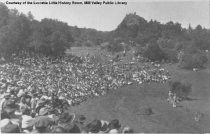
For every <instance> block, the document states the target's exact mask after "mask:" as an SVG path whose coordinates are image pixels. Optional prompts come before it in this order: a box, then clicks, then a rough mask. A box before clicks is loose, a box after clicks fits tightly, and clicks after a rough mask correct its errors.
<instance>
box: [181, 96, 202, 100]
mask: <svg viewBox="0 0 210 134" xmlns="http://www.w3.org/2000/svg"><path fill="white" fill-rule="evenodd" d="M195 100H200V99H197V98H191V97H186V98H184V99H183V100H182V101H195Z"/></svg>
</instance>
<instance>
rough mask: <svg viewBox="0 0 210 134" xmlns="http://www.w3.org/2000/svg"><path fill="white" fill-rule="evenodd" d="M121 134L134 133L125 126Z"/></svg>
mask: <svg viewBox="0 0 210 134" xmlns="http://www.w3.org/2000/svg"><path fill="white" fill-rule="evenodd" d="M122 133H123V134H125V133H134V132H133V129H131V128H130V127H129V126H126V127H124V128H123V131H122Z"/></svg>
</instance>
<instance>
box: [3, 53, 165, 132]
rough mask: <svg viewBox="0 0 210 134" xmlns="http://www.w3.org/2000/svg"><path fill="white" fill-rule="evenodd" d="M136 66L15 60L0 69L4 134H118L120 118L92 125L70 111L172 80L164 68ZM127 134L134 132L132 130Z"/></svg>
mask: <svg viewBox="0 0 210 134" xmlns="http://www.w3.org/2000/svg"><path fill="white" fill-rule="evenodd" d="M136 61H138V60H136ZM136 61H133V62H129V63H126V64H124V63H123V64H121V63H116V62H111V63H110V64H108V65H104V64H103V63H98V62H94V58H91V57H89V56H86V57H84V58H82V57H76V56H65V57H61V58H52V57H47V56H43V55H37V54H33V53H21V54H19V55H17V54H14V55H12V57H11V58H10V59H9V60H7V61H1V64H0V92H1V96H0V100H1V106H0V109H1V132H5V133H11V132H16V133H18V132H26V133H27V132H38V133H43V132H44V133H46V132H48V133H49V132H50V133H51V132H52V133H53V132H54V133H59V132H60V133H65V132H67V133H118V131H119V128H120V127H121V125H120V122H119V120H118V119H113V120H112V121H110V122H108V121H104V120H98V119H95V120H94V121H92V122H89V123H87V122H86V118H87V117H86V116H84V115H78V114H77V113H70V112H69V107H70V106H74V105H79V104H80V103H81V102H83V101H85V100H87V99H88V98H91V97H94V96H103V95H106V94H107V93H108V91H109V90H116V89H120V87H122V86H125V85H130V84H142V83H144V82H150V81H154V82H164V81H166V80H167V79H168V78H169V74H168V72H167V71H166V70H165V69H163V68H161V66H160V64H155V63H147V64H142V65H139V63H138V62H136ZM121 130H122V133H131V132H133V130H132V129H131V128H130V127H129V126H127V127H125V128H123V129H121Z"/></svg>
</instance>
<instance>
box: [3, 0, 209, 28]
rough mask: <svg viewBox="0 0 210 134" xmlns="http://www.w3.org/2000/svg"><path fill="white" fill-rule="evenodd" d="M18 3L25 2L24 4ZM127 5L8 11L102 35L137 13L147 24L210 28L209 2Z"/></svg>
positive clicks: (151, 0) (134, 1) (148, 0)
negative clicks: (65, 23)
mask: <svg viewBox="0 0 210 134" xmlns="http://www.w3.org/2000/svg"><path fill="white" fill-rule="evenodd" d="M1 1H2V0H1ZM6 1H10V2H12V1H18V0H3V1H2V2H6ZM19 1H22V2H23V1H24V0H19ZM27 1H46V0H27ZM50 1H57V0H50ZM58 1H69V0H58ZM71 1H72V0H71ZM74 1H84V0H74ZM91 1H97V0H91ZM98 1H103V0H98ZM105 1H106V0H105ZM107 1H111V0H107ZM118 1H122V0H118ZM123 1H125V0H123ZM126 2H127V5H103V4H102V5H34V4H33V5H28V4H26V5H12V4H7V7H8V8H10V9H13V8H16V9H17V10H18V11H19V12H23V13H28V12H29V11H31V13H32V14H33V16H34V18H35V19H37V20H41V19H43V18H52V19H57V20H60V21H64V22H67V23H68V24H69V25H70V26H78V27H85V28H94V29H97V30H100V31H111V30H114V29H115V28H116V27H117V26H118V25H119V24H120V22H121V21H122V20H123V18H124V17H125V15H126V14H128V13H134V12H136V14H137V15H139V16H141V17H143V18H145V19H146V20H148V21H149V20H151V19H153V20H157V21H159V22H161V23H167V22H169V21H173V22H179V23H181V25H182V26H183V27H188V26H189V24H190V25H191V26H192V27H195V26H197V25H198V24H199V25H201V26H202V27H205V28H209V27H210V21H209V20H210V15H209V14H210V11H209V6H210V2H209V0H199V1H198V0H191V1H190V0H184V1H183V0H182V1H181V0H170V1H169V0H127V1H126Z"/></svg>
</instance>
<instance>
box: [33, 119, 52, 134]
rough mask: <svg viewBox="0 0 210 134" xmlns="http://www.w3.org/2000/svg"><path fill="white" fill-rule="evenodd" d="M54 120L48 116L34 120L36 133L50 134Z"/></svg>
mask: <svg viewBox="0 0 210 134" xmlns="http://www.w3.org/2000/svg"><path fill="white" fill-rule="evenodd" d="M52 125H53V120H52V119H50V118H49V117H47V116H38V117H37V118H35V120H34V126H35V131H34V132H37V133H49V132H50V129H51V126H52Z"/></svg>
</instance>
